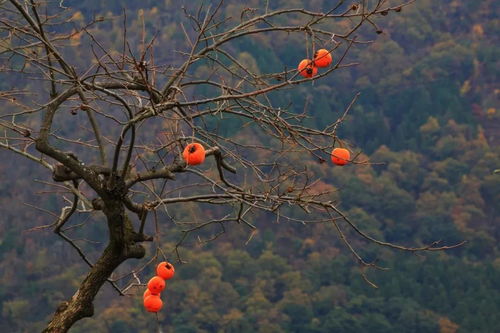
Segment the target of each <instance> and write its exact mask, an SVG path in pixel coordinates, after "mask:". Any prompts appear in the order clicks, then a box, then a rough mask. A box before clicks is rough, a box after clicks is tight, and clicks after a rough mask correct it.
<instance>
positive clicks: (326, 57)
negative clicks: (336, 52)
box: [314, 49, 332, 67]
mask: <svg viewBox="0 0 500 333" xmlns="http://www.w3.org/2000/svg"><path fill="white" fill-rule="evenodd" d="M331 63H332V55H331V54H330V52H328V50H326V49H319V50H318V51H316V53H314V65H315V66H316V67H328V66H330V64H331Z"/></svg>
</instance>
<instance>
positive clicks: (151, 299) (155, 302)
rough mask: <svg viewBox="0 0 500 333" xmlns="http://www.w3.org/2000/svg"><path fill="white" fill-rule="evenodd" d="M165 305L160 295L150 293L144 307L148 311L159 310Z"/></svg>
mask: <svg viewBox="0 0 500 333" xmlns="http://www.w3.org/2000/svg"><path fill="white" fill-rule="evenodd" d="M162 307H163V302H162V300H161V298H160V296H159V295H149V296H148V297H146V298H145V299H144V308H145V309H146V310H147V311H148V312H158V311H160V310H161V308H162Z"/></svg>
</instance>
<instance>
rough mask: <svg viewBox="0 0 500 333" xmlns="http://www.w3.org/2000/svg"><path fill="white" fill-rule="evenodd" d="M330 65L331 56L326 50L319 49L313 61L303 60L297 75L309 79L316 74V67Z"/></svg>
mask: <svg viewBox="0 0 500 333" xmlns="http://www.w3.org/2000/svg"><path fill="white" fill-rule="evenodd" d="M331 63H332V55H331V54H330V52H328V50H326V49H319V50H318V51H316V52H315V53H314V59H313V60H310V59H304V60H302V61H301V62H300V63H299V67H298V68H297V69H298V71H299V74H300V75H302V76H303V77H306V78H310V77H313V76H315V75H316V74H318V67H328V66H330V64H331Z"/></svg>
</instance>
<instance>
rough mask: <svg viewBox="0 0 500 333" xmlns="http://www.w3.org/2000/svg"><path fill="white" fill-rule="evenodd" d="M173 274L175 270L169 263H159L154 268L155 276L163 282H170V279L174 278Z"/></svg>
mask: <svg viewBox="0 0 500 333" xmlns="http://www.w3.org/2000/svg"><path fill="white" fill-rule="evenodd" d="M174 274H175V268H174V265H172V264H171V263H169V262H166V261H162V262H161V263H159V264H158V266H156V275H158V276H159V277H161V278H162V279H164V280H170V279H171V278H173V277H174Z"/></svg>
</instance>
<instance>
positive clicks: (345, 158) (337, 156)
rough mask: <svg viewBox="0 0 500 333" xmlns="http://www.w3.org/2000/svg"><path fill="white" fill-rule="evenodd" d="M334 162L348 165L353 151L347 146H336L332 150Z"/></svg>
mask: <svg viewBox="0 0 500 333" xmlns="http://www.w3.org/2000/svg"><path fill="white" fill-rule="evenodd" d="M331 157H332V162H333V163H334V164H336V165H346V164H347V163H349V159H350V158H351V153H350V152H349V150H347V149H345V148H335V149H333V150H332V155H331Z"/></svg>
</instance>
